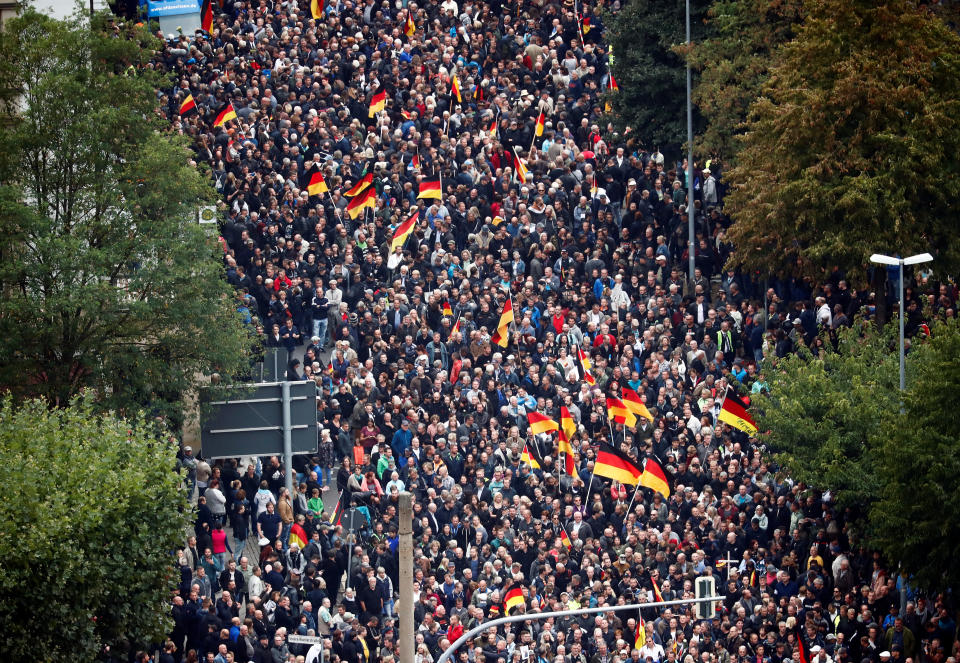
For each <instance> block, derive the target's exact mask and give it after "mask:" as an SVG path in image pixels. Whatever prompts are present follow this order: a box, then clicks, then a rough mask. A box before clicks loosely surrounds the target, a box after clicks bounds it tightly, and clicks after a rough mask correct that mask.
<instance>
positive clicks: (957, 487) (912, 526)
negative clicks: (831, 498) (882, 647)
mask: <svg viewBox="0 0 960 663" xmlns="http://www.w3.org/2000/svg"><path fill="white" fill-rule="evenodd" d="M890 326H891V327H892V326H893V325H890ZM958 357H960V326H958V325H957V324H956V321H955V320H954V321H952V322H950V323H949V324H940V325H937V326H935V327H934V328H933V334H932V336H931V338H930V339H929V340H925V341H922V342H920V343H916V344H914V346H913V351H912V352H911V354H910V363H909V368H910V373H909V375H908V380H909V382H908V389H907V393H906V395H905V397H904V399H903V401H904V411H903V413H902V414H900V413H899V411H897V412H896V414H895V416H894V417H893V418H892V421H890V424H889V425H888V426H886V427H885V429H884V430H883V431H880V433H879V438H880V439H879V440H877V442H876V445H875V446H876V448H877V449H878V452H879V453H878V459H879V471H880V473H881V475H882V477H883V487H882V489H881V491H880V493H879V495H878V499H877V500H876V501H875V502H874V503H873V506H872V508H871V510H870V521H871V527H870V532H871V535H872V536H871V540H872V542H873V543H874V545H876V546H877V547H878V548H879V549H880V550H882V551H884V552H885V553H886V554H887V556H888V557H889V558H890V559H894V560H897V561H899V562H900V563H901V564H902V565H903V570H904V571H905V572H906V573H907V574H908V575H911V576H912V579H911V583H912V584H914V585H916V586H919V587H922V588H926V589H942V588H947V587H951V588H954V589H956V588H958V587H960V565H958V564H957V557H956V554H957V552H956V551H957V547H958V546H960V517H958V516H957V513H956V509H955V508H954V506H955V505H956V504H960V482H958V481H957V477H958V476H960V457H958V455H957V440H958V439H960V420H958V419H957V416H956V409H957V394H958V393H960V371H958V370H957V358H958Z"/></svg>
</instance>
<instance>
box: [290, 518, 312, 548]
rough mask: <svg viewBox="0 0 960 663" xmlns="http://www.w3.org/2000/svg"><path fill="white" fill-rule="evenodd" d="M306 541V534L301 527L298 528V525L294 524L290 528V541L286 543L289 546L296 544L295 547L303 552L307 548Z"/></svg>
mask: <svg viewBox="0 0 960 663" xmlns="http://www.w3.org/2000/svg"><path fill="white" fill-rule="evenodd" d="M307 540H308V539H307V533H306V531H305V530H304V529H303V527H301V526H300V523H294V524H293V525H292V526H291V527H290V540H289V541H288V542H287V543H289V544H290V545H291V546H292V545H293V544H297V547H298V548H300V550H303V549H304V548H306V547H307Z"/></svg>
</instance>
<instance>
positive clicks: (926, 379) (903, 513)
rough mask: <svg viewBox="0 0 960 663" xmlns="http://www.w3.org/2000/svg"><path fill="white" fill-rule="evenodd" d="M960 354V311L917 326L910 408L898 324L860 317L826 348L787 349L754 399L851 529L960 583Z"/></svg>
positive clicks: (762, 421)
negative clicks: (924, 330) (928, 332)
mask: <svg viewBox="0 0 960 663" xmlns="http://www.w3.org/2000/svg"><path fill="white" fill-rule="evenodd" d="M957 357H960V325H958V324H957V323H956V321H950V322H941V323H938V324H935V325H933V327H932V336H931V337H930V338H922V337H917V338H915V339H914V343H913V345H912V346H911V348H910V351H909V353H908V356H907V391H906V393H905V394H903V397H902V402H903V405H904V411H903V412H901V411H900V403H901V393H900V391H899V370H898V361H899V353H898V348H897V328H896V325H886V327H885V328H884V329H883V330H878V329H877V328H876V327H875V326H874V325H873V324H869V323H864V324H860V323H857V324H856V325H854V327H853V328H852V329H845V330H841V331H840V332H839V334H838V338H837V343H836V348H834V347H833V346H832V345H831V344H829V343H828V344H826V345H825V346H824V351H823V352H820V353H818V354H817V357H816V358H815V357H814V356H813V354H812V353H811V352H810V351H808V350H806V349H805V348H802V349H801V351H800V352H799V353H798V354H796V355H794V356H791V357H788V358H784V359H779V360H777V361H776V368H775V369H774V370H768V371H767V375H768V376H769V379H768V384H769V387H770V393H769V396H768V397H765V398H760V399H757V400H755V402H754V404H753V405H754V407H753V411H754V412H755V413H756V415H757V422H758V424H759V427H760V430H761V431H768V432H767V433H766V434H765V435H764V438H763V439H764V442H765V444H766V445H767V448H768V450H769V451H770V452H771V454H772V455H773V457H774V459H775V460H776V461H777V463H778V464H779V465H780V466H781V468H782V469H783V470H784V471H785V472H786V474H787V475H788V476H790V477H791V478H793V479H795V480H798V481H802V482H804V483H806V484H808V485H810V486H812V487H814V488H815V489H819V490H830V491H831V493H832V494H833V496H834V497H835V499H836V501H837V504H838V506H839V507H840V508H841V509H844V510H846V511H847V513H848V521H849V522H850V524H851V526H852V531H854V532H856V533H857V534H858V535H859V536H860V537H861V540H862V541H863V542H864V543H865V544H866V545H867V546H869V547H871V548H874V549H876V550H879V551H881V552H882V553H883V554H884V555H885V556H886V557H887V559H888V560H890V561H892V562H894V563H899V564H900V565H902V569H903V570H904V572H905V573H907V574H908V575H909V576H911V577H912V582H913V583H914V584H916V585H917V586H920V587H924V588H927V589H945V588H949V587H953V588H956V587H958V586H960V567H958V565H957V564H956V563H955V554H956V553H955V551H956V548H957V546H958V545H960V515H957V514H956V513H955V510H954V509H952V505H954V504H956V503H957V502H958V500H960V489H958V484H957V481H956V477H957V476H958V474H960V460H957V457H956V453H955V447H956V439H957V438H958V436H960V424H958V423H957V419H956V417H955V416H953V411H954V410H955V409H956V408H955V402H956V394H957V393H958V390H960V371H958V370H957V368H958V366H957ZM767 361H768V362H769V361H770V360H769V359H768V360H767ZM768 368H772V367H768Z"/></svg>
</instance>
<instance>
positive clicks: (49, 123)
mask: <svg viewBox="0 0 960 663" xmlns="http://www.w3.org/2000/svg"><path fill="white" fill-rule="evenodd" d="M106 21H107V19H106V18H105V17H97V19H96V20H95V21H94V24H93V27H92V28H91V27H90V25H89V24H88V23H87V22H86V21H84V20H81V19H79V18H78V19H77V20H70V21H57V20H54V19H51V18H49V17H46V16H43V15H41V14H39V13H37V12H36V11H34V10H32V9H28V10H26V11H25V12H24V14H23V15H22V16H20V17H18V18H16V19H12V20H11V21H9V22H8V23H7V24H6V25H5V30H4V31H3V32H2V33H0V62H2V65H0V67H2V72H0V73H2V74H3V77H4V80H5V82H6V86H5V87H4V88H3V90H2V91H0V94H2V95H4V99H3V101H4V102H5V103H4V104H3V105H2V108H5V109H6V111H7V115H6V116H5V117H4V118H3V120H4V122H3V123H2V124H0V155H2V157H0V182H2V186H0V230H2V234H3V236H4V238H5V242H4V247H3V249H2V251H3V255H2V256H0V289H2V292H3V297H2V299H0V385H2V387H3V388H4V389H6V390H8V391H10V392H13V393H15V394H18V395H40V396H43V397H45V398H46V399H47V400H48V401H49V402H50V403H51V404H54V405H65V404H66V403H68V402H70V400H71V398H72V397H73V396H74V395H75V394H77V393H79V392H80V390H82V389H84V388H86V387H90V388H92V389H93V390H94V393H96V395H97V398H98V400H99V402H101V403H102V404H103V405H104V407H107V408H110V409H114V410H116V411H119V412H122V413H133V412H136V411H137V410H139V409H140V408H142V407H148V408H149V409H150V411H151V412H172V413H176V412H178V408H179V402H180V399H181V395H182V394H183V393H184V392H185V391H186V390H188V389H190V388H191V387H193V386H194V385H195V384H196V383H197V381H198V380H200V379H202V377H203V375H204V374H206V373H209V372H211V371H218V372H220V373H221V374H222V375H224V377H225V378H227V379H229V378H230V377H231V376H233V375H236V374H238V373H240V372H241V371H243V370H244V369H245V368H246V367H247V366H248V356H249V350H248V348H249V346H250V342H249V341H250V339H249V334H248V332H247V331H246V330H245V328H244V326H243V323H242V321H241V319H240V317H239V314H238V313H237V312H236V301H235V300H234V299H233V293H232V290H231V288H230V287H229V285H228V284H227V283H226V282H225V280H224V279H223V267H222V258H221V256H222V253H220V255H219V256H218V248H217V246H216V243H215V241H214V240H213V238H210V237H207V236H206V235H205V233H204V232H203V231H202V230H201V229H200V227H199V226H198V224H197V223H196V221H195V219H196V210H197V206H198V204H200V203H201V202H204V201H209V200H212V199H213V193H214V192H213V191H212V188H211V187H210V185H209V180H208V178H207V177H205V176H204V175H203V174H202V173H201V172H200V171H198V169H197V168H196V167H195V166H194V165H193V164H192V163H191V161H190V157H191V153H190V152H189V150H188V149H187V147H186V143H185V141H183V140H182V139H180V138H179V137H175V136H172V135H170V134H168V133H160V130H161V129H163V127H164V126H165V125H164V123H163V121H162V120H161V119H160V117H159V116H158V114H157V97H156V90H157V89H158V88H161V87H163V86H165V85H167V82H166V81H165V80H164V79H163V78H162V76H161V75H160V74H158V73H156V72H155V71H154V70H153V69H152V68H150V67H147V66H145V65H146V63H147V62H148V61H149V59H150V57H151V55H152V53H153V49H154V48H155V47H156V42H155V40H154V39H153V38H152V37H151V36H150V35H149V34H148V33H147V32H146V31H145V29H142V28H135V27H133V26H129V25H128V26H124V27H118V28H117V30H116V32H114V31H113V29H111V27H110V25H108V24H107V23H106Z"/></svg>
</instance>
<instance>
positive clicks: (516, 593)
mask: <svg viewBox="0 0 960 663" xmlns="http://www.w3.org/2000/svg"><path fill="white" fill-rule="evenodd" d="M526 603H527V601H526V599H524V598H523V590H522V589H520V588H519V587H514V588H513V589H511V590H510V591H509V592H507V593H506V594H504V595H503V613H504V614H505V615H509V614H510V611H511V610H513V609H514V608H518V607H520V606H522V605H526Z"/></svg>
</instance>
